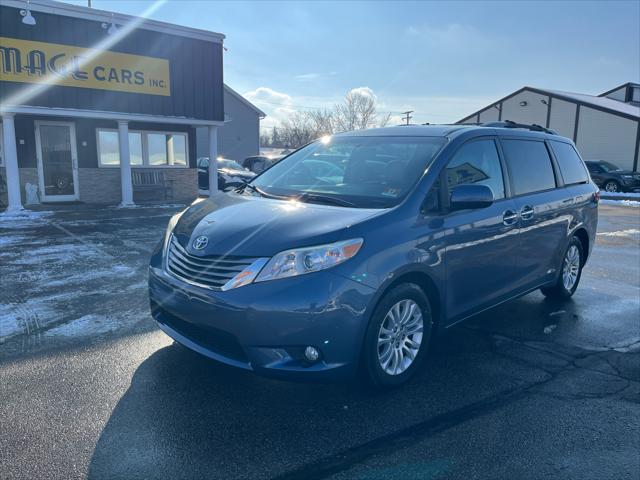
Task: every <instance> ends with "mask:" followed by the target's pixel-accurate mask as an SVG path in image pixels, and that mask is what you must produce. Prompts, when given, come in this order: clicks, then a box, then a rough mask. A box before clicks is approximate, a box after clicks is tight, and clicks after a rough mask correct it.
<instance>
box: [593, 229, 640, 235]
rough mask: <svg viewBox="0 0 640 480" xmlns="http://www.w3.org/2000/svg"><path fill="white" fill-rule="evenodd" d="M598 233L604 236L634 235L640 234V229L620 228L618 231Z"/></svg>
mask: <svg viewBox="0 0 640 480" xmlns="http://www.w3.org/2000/svg"><path fill="white" fill-rule="evenodd" d="M598 235H602V236H603V237H633V236H635V235H640V230H638V229H637V228H629V229H627V230H618V231H616V232H598Z"/></svg>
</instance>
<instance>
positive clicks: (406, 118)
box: [402, 110, 413, 125]
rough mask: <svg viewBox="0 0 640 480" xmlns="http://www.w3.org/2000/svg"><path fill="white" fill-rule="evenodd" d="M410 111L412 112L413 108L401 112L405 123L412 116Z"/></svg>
mask: <svg viewBox="0 0 640 480" xmlns="http://www.w3.org/2000/svg"><path fill="white" fill-rule="evenodd" d="M412 113H413V110H409V111H407V112H402V115H404V120H405V121H406V122H407V125H409V120H411V119H412V118H413V117H412V116H411V114H412Z"/></svg>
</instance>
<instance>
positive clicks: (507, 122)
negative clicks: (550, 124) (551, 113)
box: [481, 120, 558, 135]
mask: <svg viewBox="0 0 640 480" xmlns="http://www.w3.org/2000/svg"><path fill="white" fill-rule="evenodd" d="M481 125H482V126H483V127H493V128H524V129H526V130H531V131H533V132H544V133H550V134H551V135H557V134H558V133H557V132H556V131H555V130H551V129H550V128H544V127H543V126H542V125H537V124H535V123H533V124H531V125H528V124H526V123H517V122H514V121H511V120H505V121H504V122H488V123H482V124H481Z"/></svg>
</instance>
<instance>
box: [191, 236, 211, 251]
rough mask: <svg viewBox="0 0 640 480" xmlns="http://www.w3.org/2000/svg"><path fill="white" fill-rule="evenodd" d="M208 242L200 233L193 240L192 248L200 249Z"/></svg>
mask: <svg viewBox="0 0 640 480" xmlns="http://www.w3.org/2000/svg"><path fill="white" fill-rule="evenodd" d="M207 243H209V239H208V238H207V237H205V236H204V235H200V236H199V237H197V238H196V239H195V240H194V241H193V249H194V250H202V249H203V248H204V247H206V246H207Z"/></svg>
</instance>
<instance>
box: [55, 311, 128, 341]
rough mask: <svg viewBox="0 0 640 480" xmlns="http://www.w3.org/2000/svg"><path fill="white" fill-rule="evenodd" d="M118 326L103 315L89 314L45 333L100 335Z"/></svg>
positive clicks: (56, 334) (58, 335) (56, 335)
mask: <svg viewBox="0 0 640 480" xmlns="http://www.w3.org/2000/svg"><path fill="white" fill-rule="evenodd" d="M115 328H117V326H116V325H114V322H113V321H112V320H111V319H109V318H108V317H104V316H102V315H95V314H89V315H85V316H83V317H80V318H76V319H75V320H71V321H70V322H67V323H65V324H63V325H60V326H58V327H54V328H52V329H50V330H47V331H46V332H45V333H44V334H45V336H48V337H77V336H87V335H100V334H102V333H107V332H111V331H113V330H114V329H115Z"/></svg>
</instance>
